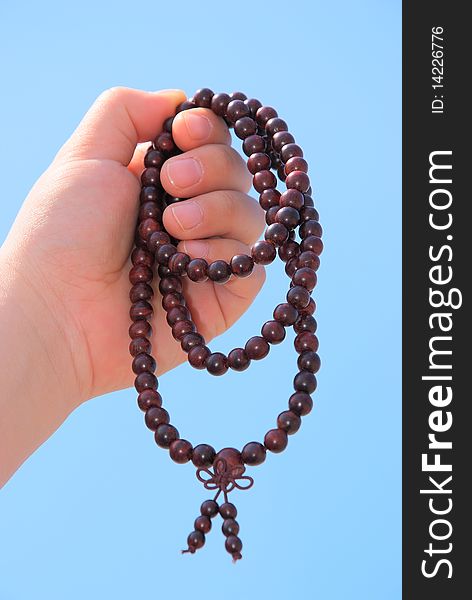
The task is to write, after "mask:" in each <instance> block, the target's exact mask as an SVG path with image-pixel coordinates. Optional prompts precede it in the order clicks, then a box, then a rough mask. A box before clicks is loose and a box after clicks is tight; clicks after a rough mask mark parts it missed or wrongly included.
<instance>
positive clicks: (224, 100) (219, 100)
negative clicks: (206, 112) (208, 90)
mask: <svg viewBox="0 0 472 600" xmlns="http://www.w3.org/2000/svg"><path fill="white" fill-rule="evenodd" d="M230 102H231V98H230V97H229V94H225V93H221V94H215V95H214V96H213V97H212V99H211V110H212V111H213V112H214V113H215V115H218V116H219V117H224V116H225V114H226V108H227V106H228V104H229V103H230Z"/></svg>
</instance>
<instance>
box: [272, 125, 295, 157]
mask: <svg viewBox="0 0 472 600" xmlns="http://www.w3.org/2000/svg"><path fill="white" fill-rule="evenodd" d="M294 141H295V138H294V137H293V135H292V134H291V133H289V132H288V131H278V132H277V133H275V134H274V136H273V137H272V147H273V148H274V150H275V151H276V152H280V151H281V150H282V148H283V147H284V146H286V145H287V144H293V142H294ZM282 160H284V159H283V158H282ZM284 162H285V160H284Z"/></svg>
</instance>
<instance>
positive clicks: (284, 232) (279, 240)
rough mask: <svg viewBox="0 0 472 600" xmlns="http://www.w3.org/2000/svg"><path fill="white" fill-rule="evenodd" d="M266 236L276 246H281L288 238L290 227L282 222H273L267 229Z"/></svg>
mask: <svg viewBox="0 0 472 600" xmlns="http://www.w3.org/2000/svg"><path fill="white" fill-rule="evenodd" d="M264 237H265V239H266V240H267V241H268V242H272V243H273V244H274V245H275V246H281V245H282V244H283V243H284V242H286V241H287V240H288V229H287V228H286V227H285V225H282V224H281V223H272V225H269V227H268V228H267V229H266V230H265V233H264Z"/></svg>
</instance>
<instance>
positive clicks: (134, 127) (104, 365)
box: [2, 88, 264, 408]
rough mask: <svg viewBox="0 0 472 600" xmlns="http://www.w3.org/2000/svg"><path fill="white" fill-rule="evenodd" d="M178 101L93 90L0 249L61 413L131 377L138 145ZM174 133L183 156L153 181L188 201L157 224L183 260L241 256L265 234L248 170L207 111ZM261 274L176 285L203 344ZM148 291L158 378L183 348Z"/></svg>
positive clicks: (250, 294) (243, 302) (171, 96)
mask: <svg viewBox="0 0 472 600" xmlns="http://www.w3.org/2000/svg"><path fill="white" fill-rule="evenodd" d="M184 99H185V96H184V94H183V92H180V91H178V90H167V91H162V92H155V93H154V92H153V93H150V92H143V91H138V90H131V89H126V88H114V89H111V90H109V91H107V92H105V93H104V94H102V95H101V96H100V97H99V98H98V100H97V101H96V102H95V103H94V105H93V106H92V108H91V109H90V110H89V112H88V113H87V114H86V116H85V117H84V119H83V120H82V122H81V123H80V124H79V126H78V128H77V130H76V131H75V132H74V133H73V135H72V136H71V137H70V139H69V140H68V141H67V142H66V143H65V144H64V146H63V147H62V148H61V150H60V151H59V152H58V154H57V155H56V157H55V159H54V161H53V162H52V164H51V165H50V167H49V168H48V169H47V170H46V172H45V173H44V174H43V175H42V176H41V177H40V179H39V180H38V181H37V182H36V184H35V185H34V187H33V188H32V190H31V192H30V193H29V195H28V197H27V199H26V201H25V203H24V205H23V207H22V209H21V211H20V213H19V215H18V217H17V219H16V221H15V223H14V225H13V227H12V230H11V232H10V234H9V236H8V238H7V241H6V242H5V244H4V246H3V247H2V254H3V258H2V261H3V262H4V263H5V262H6V263H7V264H9V265H10V267H11V269H13V270H14V271H15V273H16V274H17V278H18V280H20V281H21V282H22V284H21V285H22V294H23V295H25V296H26V297H27V298H28V301H27V303H26V304H25V303H24V302H23V301H22V302H23V306H24V310H27V311H28V316H29V318H30V321H31V322H32V323H34V324H35V325H34V326H35V327H36V328H37V333H38V332H39V337H40V339H41V340H42V343H43V344H44V346H45V347H44V349H43V354H42V356H41V358H40V357H38V369H39V368H43V369H46V370H47V369H49V372H50V377H51V378H54V377H55V376H56V375H57V374H58V373H59V376H58V382H57V383H58V385H60V386H61V387H62V389H63V390H64V389H66V390H67V397H68V400H67V402H71V405H70V407H69V408H71V407H74V406H76V405H78V404H80V403H81V402H82V401H84V400H86V399H88V398H91V397H93V396H97V395H100V394H103V393H106V392H110V391H112V390H116V389H119V388H123V387H127V386H130V385H132V383H133V379H134V375H133V373H132V371H131V368H130V361H131V359H130V356H129V354H128V344H129V338H128V327H129V325H130V318H129V307H130V300H129V295H128V294H129V288H130V283H129V280H128V273H129V269H130V261H129V254H130V251H131V248H132V244H133V238H134V226H135V222H136V218H137V214H138V205H139V202H138V197H139V190H140V182H139V175H140V173H141V171H142V168H143V166H142V165H143V157H144V152H145V149H146V148H147V146H148V145H149V144H148V143H147V144H143V142H146V141H147V140H151V139H153V138H154V137H155V136H156V134H157V133H158V132H159V131H160V128H161V126H162V123H163V121H164V119H165V118H166V117H168V116H170V115H172V114H173V113H174V109H175V107H176V105H177V104H179V103H180V102H182V101H183V100H184ZM173 136H174V139H175V141H176V143H177V145H178V146H179V147H180V148H181V149H182V150H184V153H183V154H182V155H179V156H177V157H173V158H172V159H170V160H169V161H168V162H167V163H166V165H165V166H164V168H163V170H162V172H161V181H162V184H163V186H164V188H165V189H166V191H168V192H169V193H171V194H172V195H174V196H177V197H191V198H192V199H190V200H186V201H183V202H181V203H179V204H175V205H172V206H170V207H168V208H167V209H166V210H165V212H164V224H165V226H166V228H167V230H168V231H169V232H170V234H172V235H173V236H175V237H177V238H179V239H182V240H185V241H183V242H182V243H181V248H182V250H183V251H185V252H187V253H188V254H189V255H190V256H192V257H198V256H203V257H205V258H207V260H209V261H212V260H215V259H217V258H223V259H227V260H229V259H230V258H231V257H232V256H233V255H234V254H240V253H246V252H247V251H248V248H247V244H251V243H253V242H254V241H255V240H256V239H257V238H258V237H259V235H260V233H261V231H262V229H263V226H264V218H263V211H262V209H261V208H260V207H259V205H258V203H257V202H256V201H255V200H253V199H251V198H250V197H249V196H248V195H247V192H248V191H249V189H250V187H251V177H250V175H249V172H248V171H247V169H246V166H245V163H244V161H243V159H242V158H241V157H240V155H239V154H238V153H237V152H236V151H235V150H234V149H232V148H231V147H230V143H231V137H230V134H229V131H228V128H227V126H226V124H225V123H224V121H223V120H222V119H221V118H219V117H216V116H215V115H214V113H213V112H212V111H210V110H207V109H202V108H197V109H192V110H190V111H185V112H182V113H180V114H179V115H178V116H177V117H176V118H175V120H174V124H173ZM195 159H196V160H195ZM263 281H264V271H263V268H261V267H256V268H255V269H254V272H253V274H252V275H251V277H248V278H245V279H236V278H235V279H234V280H231V281H230V282H228V284H226V285H217V284H213V283H212V282H210V281H208V282H205V283H200V284H194V283H192V282H189V281H185V288H186V289H185V293H186V297H187V300H188V305H189V307H190V309H191V311H192V315H193V318H194V320H195V322H196V324H197V326H198V328H199V330H200V331H201V332H202V334H203V335H204V336H205V338H206V339H207V340H210V339H211V338H213V337H214V336H216V335H218V334H220V333H222V332H223V331H224V330H225V329H227V328H228V327H229V326H230V325H231V324H232V323H233V322H234V321H235V320H236V319H237V318H238V317H239V316H240V315H241V314H242V313H243V312H244V311H245V310H246V309H247V308H248V306H249V305H250V304H251V302H252V300H253V299H254V297H255V295H256V294H257V292H258V291H259V289H260V287H261V285H262V284H263ZM156 295H157V298H155V302H154V307H155V313H154V317H153V322H152V325H153V332H154V333H153V339H152V343H153V354H154V356H155V357H156V359H157V364H158V372H159V373H163V372H165V371H167V370H169V369H171V368H172V367H175V366H176V365H178V364H179V363H181V362H182V361H183V360H184V359H185V354H184V353H183V352H182V350H181V349H180V344H178V343H177V342H176V341H175V340H174V338H173V337H172V335H171V331H170V328H169V327H168V326H167V324H166V323H165V314H164V312H163V309H162V308H161V304H160V299H159V297H158V293H157V294H156ZM51 323H54V327H52V326H51ZM48 330H49V331H48ZM58 338H59V339H58ZM40 360H45V361H46V362H45V363H44V364H42V365H40V364H39V361H40ZM31 376H34V374H33V373H31Z"/></svg>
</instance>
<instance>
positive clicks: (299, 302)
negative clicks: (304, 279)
mask: <svg viewBox="0 0 472 600" xmlns="http://www.w3.org/2000/svg"><path fill="white" fill-rule="evenodd" d="M287 302H289V303H290V304H291V305H292V306H294V307H295V308H296V309H297V310H299V309H301V308H305V306H308V303H309V302H310V292H309V291H308V290H307V289H306V288H304V287H302V286H300V285H294V286H293V287H292V288H290V289H289V291H288V293H287Z"/></svg>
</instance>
